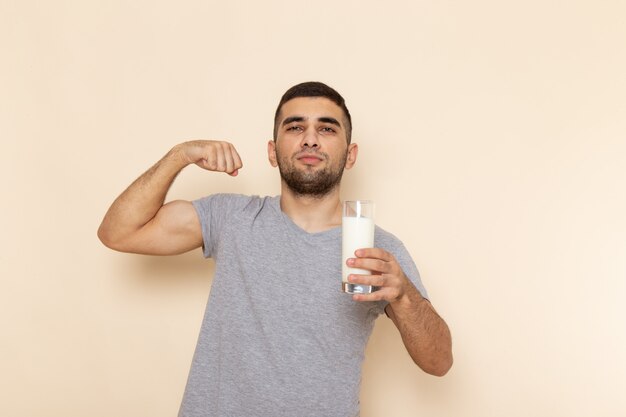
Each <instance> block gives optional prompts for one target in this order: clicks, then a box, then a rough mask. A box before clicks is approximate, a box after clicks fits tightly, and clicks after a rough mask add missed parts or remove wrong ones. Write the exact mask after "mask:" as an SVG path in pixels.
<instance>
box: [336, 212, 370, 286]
mask: <svg viewBox="0 0 626 417" xmlns="http://www.w3.org/2000/svg"><path fill="white" fill-rule="evenodd" d="M374 228H375V226H374V202H373V201H368V200H355V201H344V203H343V214H342V218H341V252H342V259H343V267H342V283H341V288H342V289H343V291H344V292H347V293H349V294H369V293H371V292H373V291H376V289H377V288H376V287H373V286H371V285H361V284H351V283H349V282H348V275H350V274H359V275H371V271H368V270H366V269H359V268H350V267H349V266H348V265H347V264H346V260H347V259H348V258H355V257H356V255H355V254H354V252H355V251H356V250H357V249H364V248H373V247H374Z"/></svg>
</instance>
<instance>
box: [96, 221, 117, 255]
mask: <svg viewBox="0 0 626 417" xmlns="http://www.w3.org/2000/svg"><path fill="white" fill-rule="evenodd" d="M98 239H99V240H100V242H102V244H103V245H104V246H106V247H107V248H109V249H113V250H120V249H119V245H117V244H116V241H115V239H114V237H113V236H112V234H111V232H110V231H109V230H108V229H107V228H106V227H105V226H104V224H101V225H100V227H99V228H98Z"/></svg>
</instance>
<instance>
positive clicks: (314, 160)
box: [296, 153, 323, 165]
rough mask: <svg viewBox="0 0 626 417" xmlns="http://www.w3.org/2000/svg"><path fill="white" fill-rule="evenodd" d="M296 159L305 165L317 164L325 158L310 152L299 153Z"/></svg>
mask: <svg viewBox="0 0 626 417" xmlns="http://www.w3.org/2000/svg"><path fill="white" fill-rule="evenodd" d="M296 159H297V160H298V161H300V162H302V163H303V164H305V165H316V164H318V163H319V162H321V161H322V160H323V159H322V158H321V157H319V156H318V155H315V154H310V153H306V154H301V155H298V156H296Z"/></svg>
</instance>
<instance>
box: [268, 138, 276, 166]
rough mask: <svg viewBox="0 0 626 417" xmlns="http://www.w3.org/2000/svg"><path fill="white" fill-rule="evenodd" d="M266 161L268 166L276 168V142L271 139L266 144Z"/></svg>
mask: <svg viewBox="0 0 626 417" xmlns="http://www.w3.org/2000/svg"><path fill="white" fill-rule="evenodd" d="M267 159H269V161H270V165H271V166H273V167H274V168H276V167H277V166H278V161H277V160H276V142H274V141H273V140H272V139H270V141H269V142H267Z"/></svg>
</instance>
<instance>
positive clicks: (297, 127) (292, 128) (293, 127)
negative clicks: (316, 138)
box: [287, 125, 302, 132]
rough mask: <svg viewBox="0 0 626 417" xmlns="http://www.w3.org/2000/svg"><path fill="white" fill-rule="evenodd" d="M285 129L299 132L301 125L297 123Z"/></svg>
mask: <svg viewBox="0 0 626 417" xmlns="http://www.w3.org/2000/svg"><path fill="white" fill-rule="evenodd" d="M287 131H292V132H300V131H302V126H298V125H294V126H289V127H287Z"/></svg>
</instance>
